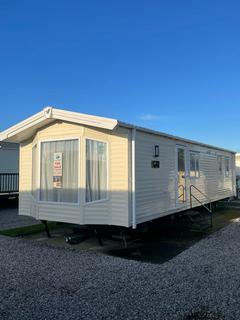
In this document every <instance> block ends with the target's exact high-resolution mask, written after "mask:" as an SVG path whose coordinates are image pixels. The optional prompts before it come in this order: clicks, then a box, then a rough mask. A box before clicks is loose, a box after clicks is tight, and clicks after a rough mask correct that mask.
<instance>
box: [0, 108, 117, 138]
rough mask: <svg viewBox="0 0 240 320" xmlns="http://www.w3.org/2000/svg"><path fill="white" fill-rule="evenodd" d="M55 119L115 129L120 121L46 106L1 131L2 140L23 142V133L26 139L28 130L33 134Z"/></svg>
mask: <svg viewBox="0 0 240 320" xmlns="http://www.w3.org/2000/svg"><path fill="white" fill-rule="evenodd" d="M54 120H63V121H67V122H73V123H78V124H83V125H87V126H91V127H98V128H102V129H107V130H113V129H114V128H115V127H116V126H117V124H118V121H117V120H115V119H110V118H103V117H97V116H92V115H87V114H82V113H78V112H71V111H65V110H60V109H56V108H53V107H46V108H44V109H43V110H42V111H40V112H38V113H36V114H35V115H33V116H31V117H29V118H27V119H26V120H23V121H21V122H19V123H18V124H16V125H14V126H12V127H10V128H8V129H6V130H5V131H3V132H1V133H0V141H4V140H5V141H14V142H21V141H22V139H23V138H22V137H23V133H25V135H24V137H25V138H24V139H26V134H27V131H28V130H29V134H30V135H31V132H32V130H34V128H36V129H38V128H40V127H42V126H44V125H46V124H48V123H50V122H52V121H54ZM30 129H32V130H30Z"/></svg>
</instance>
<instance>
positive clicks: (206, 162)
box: [0, 107, 236, 228]
mask: <svg viewBox="0 0 240 320" xmlns="http://www.w3.org/2000/svg"><path fill="white" fill-rule="evenodd" d="M0 139H1V140H2V141H5V142H16V143H20V195H19V214H20V215H28V216H33V217H35V218H36V219H39V220H47V221H62V222H68V223H76V224H87V225H90V224H95V225H97V224H101V225H102V224H104V225H116V226H124V227H133V228H136V226H137V225H138V224H141V223H143V222H146V221H150V220H153V219H156V218H159V217H162V216H166V215H169V214H172V213H176V212H180V211H183V210H186V209H189V208H191V207H196V206H199V202H198V200H199V201H201V202H202V203H208V202H209V201H210V200H211V201H212V202H214V201H218V200H221V199H224V198H229V197H232V196H235V189H236V185H235V184H236V182H235V153H234V152H232V151H228V150H225V149H221V148H218V147H213V146H210V145H207V144H204V143H199V142H195V141H191V140H187V139H182V138H179V137H175V136H171V135H168V134H164V133H161V132H156V131H152V130H149V129H145V128H140V127H136V126H133V125H128V124H125V123H122V122H120V121H117V120H114V119H109V118H103V117H97V116H91V115H86V114H80V113H76V112H70V111H64V110H60V109H56V108H53V107H46V108H45V109H43V110H42V111H41V112H39V113H37V114H35V115H33V116H32V117H30V118H28V119H26V120H24V121H22V122H20V123H18V124H16V125H15V126H13V127H10V128H9V129H7V130H5V131H3V132H2V133H1V135H0ZM192 195H194V197H192ZM196 199H197V200H196Z"/></svg>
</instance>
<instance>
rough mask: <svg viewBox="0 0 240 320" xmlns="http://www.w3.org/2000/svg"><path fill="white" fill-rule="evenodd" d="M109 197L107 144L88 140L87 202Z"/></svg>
mask: <svg viewBox="0 0 240 320" xmlns="http://www.w3.org/2000/svg"><path fill="white" fill-rule="evenodd" d="M106 198H107V145H106V143H104V142H99V141H94V140H89V139H87V140H86V199H85V200H86V202H91V201H97V200H102V199H106Z"/></svg>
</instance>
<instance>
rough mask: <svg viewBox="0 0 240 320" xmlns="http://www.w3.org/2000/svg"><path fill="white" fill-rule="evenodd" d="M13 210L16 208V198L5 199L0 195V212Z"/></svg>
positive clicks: (5, 197)
mask: <svg viewBox="0 0 240 320" xmlns="http://www.w3.org/2000/svg"><path fill="white" fill-rule="evenodd" d="M13 208H18V196H12V197H7V196H1V195H0V211H1V210H5V209H13Z"/></svg>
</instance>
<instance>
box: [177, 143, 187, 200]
mask: <svg viewBox="0 0 240 320" xmlns="http://www.w3.org/2000/svg"><path fill="white" fill-rule="evenodd" d="M186 176H187V170H186V148H185V147H184V146H177V147H176V204H177V206H184V205H185V204H186V199H187V192H186V191H187V188H186Z"/></svg>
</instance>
